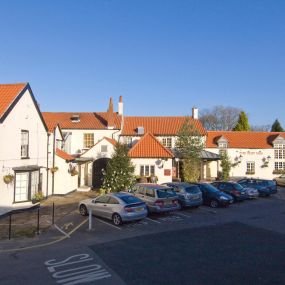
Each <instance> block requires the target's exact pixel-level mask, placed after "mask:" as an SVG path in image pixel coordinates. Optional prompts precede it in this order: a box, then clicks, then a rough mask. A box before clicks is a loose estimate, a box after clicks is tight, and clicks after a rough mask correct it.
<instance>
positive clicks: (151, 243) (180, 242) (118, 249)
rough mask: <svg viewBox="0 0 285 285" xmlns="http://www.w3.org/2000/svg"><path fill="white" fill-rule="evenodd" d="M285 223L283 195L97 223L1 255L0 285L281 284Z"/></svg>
mask: <svg viewBox="0 0 285 285" xmlns="http://www.w3.org/2000/svg"><path fill="white" fill-rule="evenodd" d="M81 218H82V217H81ZM284 221H285V199H284V198H282V197H281V196H279V195H274V196H273V197H271V198H260V199H258V200H256V201H245V202H242V203H237V204H234V205H232V206H230V207H229V208H218V209H215V210H213V209H211V208H209V207H205V206H202V207H200V208H199V209H186V210H183V211H179V212H175V213H172V214H169V215H153V216H150V217H149V218H148V219H146V220H143V221H142V222H139V223H128V224H124V225H123V226H121V227H115V226H114V225H112V224H111V223H110V222H109V221H106V220H102V219H98V218H95V217H94V218H93V229H92V230H91V231H89V230H88V222H86V223H85V224H83V225H82V226H81V227H80V228H79V229H78V230H77V231H76V232H75V233H74V234H72V236H71V237H70V238H66V239H64V240H63V241H60V242H57V243H54V244H52V245H47V246H44V247H41V248H36V249H32V250H25V249H23V250H21V251H16V252H5V253H4V252H2V253H1V251H0V284H1V285H18V284H27V285H30V284H31V285H33V284H43V285H45V284H63V285H75V284H98V285H107V284H108V285H124V284H126V285H132V284H146V285H148V284H154V285H155V284H163V285H165V284H171V285H172V284H173V285H174V284H175V285H176V284H199V285H204V284H206V285H207V284H212V285H213V284H214V285H215V284H217V285H223V284H239V285H243V284H282V285H283V284H285V274H284V273H283V271H284V270H283V268H284V264H285V254H284V253H285V252H284V251H285V247H284V244H285V243H284V242H285V222H284ZM23 246H24V245H23Z"/></svg>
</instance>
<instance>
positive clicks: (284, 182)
mask: <svg viewBox="0 0 285 285" xmlns="http://www.w3.org/2000/svg"><path fill="white" fill-rule="evenodd" d="M274 180H275V181H276V184H277V185H279V186H285V174H282V175H280V176H279V177H276V178H275V179H274Z"/></svg>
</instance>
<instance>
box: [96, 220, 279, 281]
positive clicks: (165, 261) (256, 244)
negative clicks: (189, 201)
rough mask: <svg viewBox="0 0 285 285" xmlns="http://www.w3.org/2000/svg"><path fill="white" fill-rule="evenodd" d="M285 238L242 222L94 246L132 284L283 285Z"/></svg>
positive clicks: (108, 263)
mask: <svg viewBox="0 0 285 285" xmlns="http://www.w3.org/2000/svg"><path fill="white" fill-rule="evenodd" d="M284 244H285V236H284V235H282V234H278V233H274V232H271V231H267V230H263V229H258V228H255V227H251V226H247V225H245V224H241V223H229V224H225V225H220V226H208V227H202V228H196V229H187V230H180V231H174V232H169V233H167V234H165V233H159V234H152V235H148V236H140V237H135V238H130V239H124V240H120V241H114V242H110V243H106V244H101V245H95V246H92V249H93V250H94V252H96V254H98V255H99V256H100V257H101V258H102V259H103V260H104V261H105V262H106V264H107V265H108V266H109V267H111V268H112V269H113V270H114V271H115V272H118V274H119V275H120V277H121V278H122V279H123V280H125V282H126V283H127V284H129V285H140V284H141V285H144V284H161V285H166V284H169V285H170V284H181V285H182V284H183V285H187V284H193V285H194V284H197V285H201V284H204V285H207V284H209V285H210V284H211V285H213V284H217V285H218V284H220V285H221V284H237V285H240V284H244V285H245V284H285V274H284V264H285V247H284Z"/></svg>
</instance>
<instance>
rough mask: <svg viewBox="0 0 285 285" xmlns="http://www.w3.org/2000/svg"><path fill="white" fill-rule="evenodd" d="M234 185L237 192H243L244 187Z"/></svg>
mask: <svg viewBox="0 0 285 285" xmlns="http://www.w3.org/2000/svg"><path fill="white" fill-rule="evenodd" d="M233 185H234V188H235V190H239V191H241V190H243V187H242V186H241V185H240V184H238V183H235V184H233Z"/></svg>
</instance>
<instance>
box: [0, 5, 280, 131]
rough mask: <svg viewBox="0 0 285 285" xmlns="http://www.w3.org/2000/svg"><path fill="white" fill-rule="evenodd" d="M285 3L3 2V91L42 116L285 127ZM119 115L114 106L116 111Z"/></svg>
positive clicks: (0, 7)
mask: <svg viewBox="0 0 285 285" xmlns="http://www.w3.org/2000/svg"><path fill="white" fill-rule="evenodd" d="M284 15H285V1H283V0H274V1H271V0H266V1H264V0H256V1H255V0H250V1H248V0H232V1H231V0H209V1H206V0H205V1H203V0H197V1H194V0H193V1H192V0H188V1H184V0H179V1H175V0H172V1H168V0H161V1H160V0H129V1H128V0H104V1H103V0H89V1H88V0H82V1H79V0H78V1H74V0H66V1H63V0H57V1H29V0H25V1H13V0H10V1H8V0H7V1H2V0H0V35H1V36H0V82H1V83H14V82H30V84H31V87H32V89H33V91H34V94H35V96H36V98H37V100H38V101H39V103H40V106H41V109H42V110H43V111H105V110H106V109H107V105H108V101H109V97H110V96H112V97H113V99H114V101H115V103H117V101H118V98H119V96H120V95H123V99H124V112H125V114H127V115H187V114H191V108H192V106H196V107H198V108H199V109H204V108H211V107H213V106H215V105H224V106H234V107H238V108H242V109H244V110H245V111H246V112H247V113H248V115H249V121H250V123H251V124H253V125H262V124H272V123H273V121H274V120H275V119H276V118H278V119H279V120H280V122H281V124H282V126H283V127H285V110H284V105H285V104H284V103H285V99H284V97H285V96H284V95H285V16H284ZM115 106H116V105H115Z"/></svg>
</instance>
